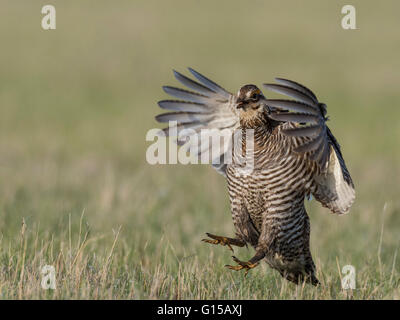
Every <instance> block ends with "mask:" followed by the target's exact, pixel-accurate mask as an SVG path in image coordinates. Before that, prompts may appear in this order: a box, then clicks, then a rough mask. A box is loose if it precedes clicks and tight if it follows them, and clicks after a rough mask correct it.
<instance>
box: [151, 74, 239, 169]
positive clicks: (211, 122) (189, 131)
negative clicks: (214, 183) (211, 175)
mask: <svg viewBox="0 0 400 320" xmlns="http://www.w3.org/2000/svg"><path fill="white" fill-rule="evenodd" d="M189 71H190V73H191V74H192V75H193V76H194V77H195V78H196V79H197V80H198V81H199V82H197V81H195V80H192V79H190V78H188V77H186V76H184V75H183V74H181V73H179V72H177V71H174V76H175V78H176V79H177V80H178V81H179V82H180V83H182V84H183V85H184V86H185V87H187V88H188V89H190V90H186V89H181V88H175V87H171V86H164V87H163V89H164V91H165V92H166V93H167V94H169V95H171V96H173V97H175V98H178V99H180V100H162V101H160V102H158V105H159V106H160V108H162V109H166V110H171V111H175V112H168V113H163V114H160V115H158V116H156V120H157V121H158V122H161V123H166V122H169V123H170V124H171V121H172V122H173V123H174V124H175V125H173V126H169V127H167V128H165V129H163V130H162V131H163V134H164V135H167V136H177V137H178V139H177V141H178V144H179V145H180V146H183V147H184V148H186V150H190V152H191V154H194V155H195V156H198V157H202V156H203V155H205V153H207V152H210V150H213V152H214V150H217V151H219V154H217V155H216V156H215V157H214V159H212V165H213V167H214V168H215V169H216V170H217V171H218V172H219V173H221V174H222V175H226V173H225V170H226V164H225V163H224V162H222V163H221V161H224V159H229V157H227V156H226V154H225V153H226V152H227V150H228V146H229V145H230V143H231V141H230V139H231V136H232V135H231V133H233V132H234V130H235V129H236V128H238V127H239V116H238V114H237V111H236V108H235V107H234V97H233V95H232V94H231V93H229V92H228V91H226V90H225V89H224V88H222V87H221V86H219V85H218V84H216V83H215V82H213V81H211V80H210V79H208V78H206V77H205V76H203V75H202V74H200V73H198V72H197V71H195V70H193V69H191V68H189ZM202 129H210V130H211V129H212V130H215V129H216V130H217V133H218V132H222V130H227V133H228V134H227V135H226V131H224V132H225V134H223V136H224V137H225V138H226V136H228V138H226V139H223V141H215V140H214V139H211V143H209V145H207V144H205V145H199V144H198V141H200V139H201V132H202ZM194 135H196V136H197V137H196V139H191V138H194V137H193V136H194ZM217 142H218V143H220V144H219V145H218V146H213V143H217ZM217 153H218V152H217ZM213 156H214V154H213Z"/></svg>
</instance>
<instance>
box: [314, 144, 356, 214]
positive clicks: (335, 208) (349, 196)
mask: <svg viewBox="0 0 400 320" xmlns="http://www.w3.org/2000/svg"><path fill="white" fill-rule="evenodd" d="M315 182H316V191H315V192H314V193H313V195H314V197H315V198H316V199H317V200H318V201H320V202H321V204H322V205H323V206H325V207H327V208H329V209H330V210H332V212H333V213H337V214H343V213H347V212H348V211H349V209H350V207H351V205H352V204H353V202H354V199H355V190H354V187H353V186H352V185H350V184H349V183H348V182H347V181H346V180H345V179H344V177H343V172H342V167H341V164H340V161H339V158H338V157H337V155H336V152H335V150H334V148H333V147H332V146H331V147H330V157H329V166H328V170H327V172H326V173H324V174H321V175H319V176H318V177H316V178H315Z"/></svg>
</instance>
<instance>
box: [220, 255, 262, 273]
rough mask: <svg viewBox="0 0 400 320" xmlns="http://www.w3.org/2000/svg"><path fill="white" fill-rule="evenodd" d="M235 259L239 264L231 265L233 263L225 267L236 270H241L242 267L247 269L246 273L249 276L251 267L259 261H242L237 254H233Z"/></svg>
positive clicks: (255, 265)
mask: <svg viewBox="0 0 400 320" xmlns="http://www.w3.org/2000/svg"><path fill="white" fill-rule="evenodd" d="M232 259H233V261H235V262H236V263H237V264H238V265H237V266H231V265H228V264H227V265H226V266H225V267H227V268H228V269H231V270H235V271H239V270H242V269H246V271H245V272H244V275H245V276H247V274H248V273H249V270H250V269H253V268H255V267H257V266H258V262H256V263H251V262H250V261H246V262H244V261H240V260H239V259H238V258H236V257H235V256H232Z"/></svg>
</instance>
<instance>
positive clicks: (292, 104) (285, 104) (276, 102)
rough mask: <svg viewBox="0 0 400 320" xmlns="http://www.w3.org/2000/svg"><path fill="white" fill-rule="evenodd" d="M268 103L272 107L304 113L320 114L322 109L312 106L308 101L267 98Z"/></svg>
mask: <svg viewBox="0 0 400 320" xmlns="http://www.w3.org/2000/svg"><path fill="white" fill-rule="evenodd" d="M266 103H267V105H268V106H270V107H275V108H280V109H287V110H290V111H297V112H303V113H311V114H315V115H319V114H320V111H319V110H318V109H317V108H315V107H313V106H310V105H308V104H306V103H302V102H298V101H293V100H281V99H267V102H266Z"/></svg>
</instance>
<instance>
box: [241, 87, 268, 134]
mask: <svg viewBox="0 0 400 320" xmlns="http://www.w3.org/2000/svg"><path fill="white" fill-rule="evenodd" d="M266 102H267V100H266V99H265V97H264V95H263V94H262V92H261V90H260V89H258V88H257V86H255V85H253V84H247V85H245V86H243V87H241V88H240V90H239V91H238V93H237V96H236V108H237V109H238V110H239V118H240V123H241V125H242V126H243V127H249V128H255V127H258V126H262V125H265V123H266V122H267V121H268V113H269V111H270V109H269V107H268V106H267V104H266Z"/></svg>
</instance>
